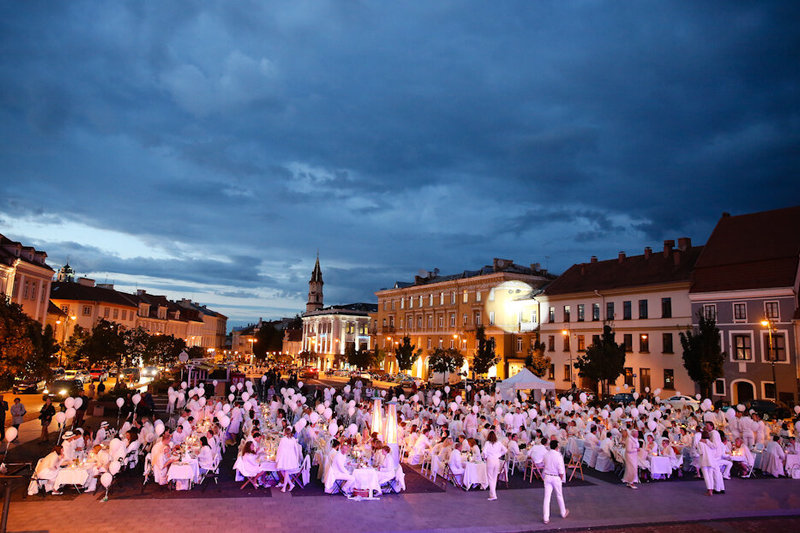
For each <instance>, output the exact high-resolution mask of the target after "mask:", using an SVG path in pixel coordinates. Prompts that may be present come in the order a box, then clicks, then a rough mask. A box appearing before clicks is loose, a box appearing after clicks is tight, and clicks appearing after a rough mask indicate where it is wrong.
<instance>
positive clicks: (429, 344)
mask: <svg viewBox="0 0 800 533" xmlns="http://www.w3.org/2000/svg"><path fill="white" fill-rule="evenodd" d="M428 349H429V350H430V349H431V338H430V337H428Z"/></svg>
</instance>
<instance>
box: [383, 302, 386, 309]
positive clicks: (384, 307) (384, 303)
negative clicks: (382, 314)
mask: <svg viewBox="0 0 800 533" xmlns="http://www.w3.org/2000/svg"><path fill="white" fill-rule="evenodd" d="M383 310H384V311H386V301H384V302H383Z"/></svg>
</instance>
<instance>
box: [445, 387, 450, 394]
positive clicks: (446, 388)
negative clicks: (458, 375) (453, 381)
mask: <svg viewBox="0 0 800 533" xmlns="http://www.w3.org/2000/svg"><path fill="white" fill-rule="evenodd" d="M444 393H445V394H450V387H449V386H448V387H445V388H444Z"/></svg>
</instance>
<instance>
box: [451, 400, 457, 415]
mask: <svg viewBox="0 0 800 533" xmlns="http://www.w3.org/2000/svg"><path fill="white" fill-rule="evenodd" d="M450 410H451V411H453V412H454V413H455V412H456V411H458V404H457V403H456V402H450Z"/></svg>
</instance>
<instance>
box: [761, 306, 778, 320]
mask: <svg viewBox="0 0 800 533" xmlns="http://www.w3.org/2000/svg"><path fill="white" fill-rule="evenodd" d="M764 315H766V317H767V318H768V319H770V320H780V319H781V313H780V308H779V307H778V302H764Z"/></svg>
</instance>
